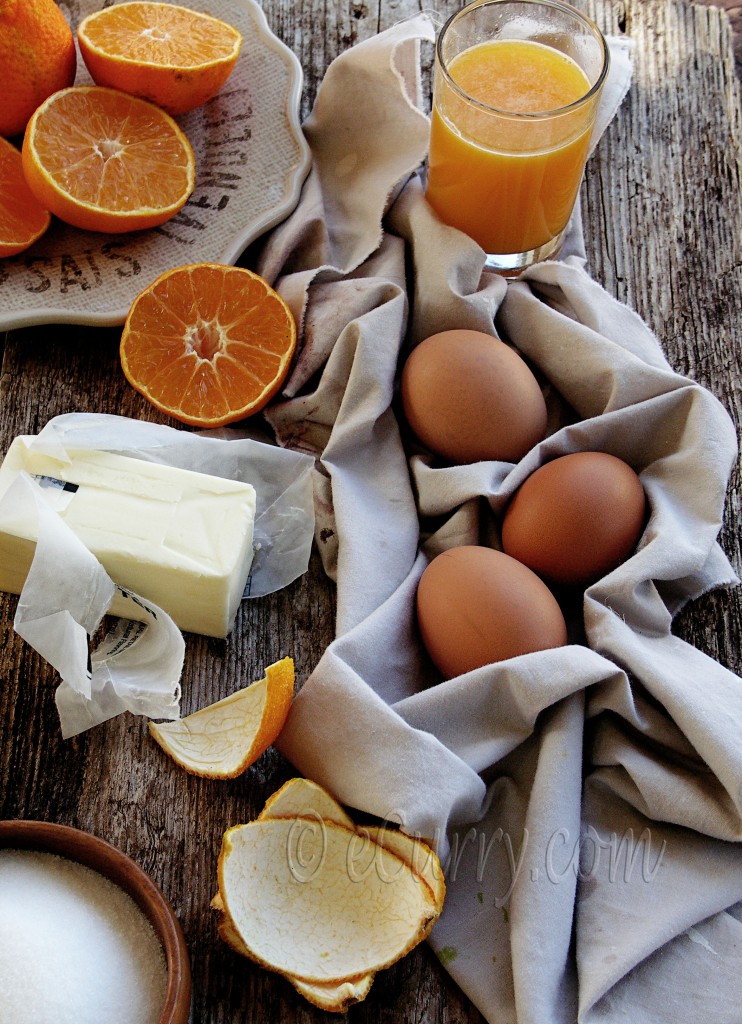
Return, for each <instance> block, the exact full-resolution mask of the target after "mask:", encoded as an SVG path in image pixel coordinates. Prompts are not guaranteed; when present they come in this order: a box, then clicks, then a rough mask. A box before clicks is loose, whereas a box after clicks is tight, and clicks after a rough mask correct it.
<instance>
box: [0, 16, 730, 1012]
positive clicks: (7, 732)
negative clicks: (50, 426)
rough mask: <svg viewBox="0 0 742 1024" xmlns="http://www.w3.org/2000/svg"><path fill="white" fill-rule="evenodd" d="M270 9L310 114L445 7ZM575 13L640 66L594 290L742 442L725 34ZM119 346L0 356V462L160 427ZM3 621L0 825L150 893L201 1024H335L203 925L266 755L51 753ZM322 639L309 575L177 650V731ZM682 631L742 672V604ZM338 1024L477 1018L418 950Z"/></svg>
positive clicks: (48, 716) (125, 737)
mask: <svg viewBox="0 0 742 1024" xmlns="http://www.w3.org/2000/svg"><path fill="white" fill-rule="evenodd" d="M732 6H733V5H732ZM263 7H264V10H265V13H266V15H267V18H268V21H269V24H270V25H271V27H272V29H273V30H274V32H276V34H277V35H278V36H279V37H280V38H281V39H283V41H284V42H285V43H287V45H288V46H289V47H291V48H292V49H293V50H294V52H295V53H296V54H297V56H298V57H299V59H300V61H301V63H302V65H303V67H304V70H305V88H304V94H303V98H302V113H303V115H306V114H307V113H308V112H309V110H310V109H311V105H312V102H313V100H314V97H315V95H316V92H317V88H318V86H319V83H320V81H321V79H322V76H323V74H324V72H325V69H326V67H327V65H328V64H329V62H330V61H331V60H332V59H333V58H334V57H335V56H336V55H337V54H338V53H340V52H342V51H343V50H345V49H347V48H348V47H349V46H351V45H353V44H354V43H356V42H358V41H360V40H362V39H366V38H368V37H370V36H371V35H373V34H374V33H375V32H377V31H379V30H380V29H383V28H385V27H387V26H388V25H390V24H393V23H394V22H395V21H397V20H399V19H400V18H404V17H408V16H410V15H412V14H415V13H417V11H418V10H420V9H423V8H425V9H426V10H430V11H433V12H434V14H435V15H436V16H437V17H440V18H443V17H444V16H446V15H448V14H450V13H452V12H453V10H454V9H455V8H456V4H455V3H453V2H452V0H435V2H434V3H432V4H430V3H426V4H423V3H422V0H420V2H417V0H386V2H384V0H376V2H371V0H367V2H360V0H356V2H354V0H338V2H334V0H297V2H295V0H264V3H263ZM586 9H587V10H588V11H589V12H590V13H591V14H592V15H593V16H594V18H595V19H596V20H597V21H598V23H599V25H600V26H601V28H603V29H604V30H605V31H606V32H609V33H620V32H626V33H627V34H629V35H630V36H631V37H632V38H633V39H634V40H635V47H636V49H635V79H634V84H633V86H632V89H631V92H630V94H629V96H628V97H627V100H626V101H625V103H624V105H623V107H622V109H621V111H620V112H619V115H618V117H617V118H616V121H615V122H614V124H613V125H612V126H611V128H610V130H609V131H608V133H607V134H606V136H605V137H604V139H603V140H602V142H601V144H600V147H599V149H598V152H597V154H596V156H595V157H594V159H593V160H592V162H591V165H590V168H589V171H588V174H587V179H586V183H585V186H584V189H583V205H584V216H585V230H586V238H587V244H588V252H589V265H590V270H591V273H592V274H593V276H594V277H595V278H596V279H597V280H599V281H600V282H602V283H603V284H604V285H605V287H606V288H607V290H608V291H609V292H610V293H611V294H613V295H616V296H617V297H618V298H619V299H621V300H623V301H625V302H627V303H628V304H629V305H630V306H632V307H633V308H634V309H636V310H637V312H638V313H639V314H640V315H641V316H642V317H643V318H644V319H645V320H646V321H647V322H648V323H649V325H650V326H651V327H652V328H653V329H654V331H655V332H656V333H657V336H658V338H659V340H660V342H661V344H662V346H663V349H664V351H665V353H666V354H667V357H668V359H669V360H670V362H671V363H672V364H673V366H674V367H675V368H676V369H678V370H680V371H681V372H683V373H686V374H687V375H688V376H690V377H692V378H694V379H695V380H697V381H699V382H700V383H702V384H703V385H705V386H706V387H708V388H710V390H711V391H712V392H713V393H714V394H716V395H717V397H718V398H719V400H720V401H721V402H722V403H723V404H724V405H725V406H726V408H727V409H728V410H729V412H730V413H731V415H732V416H733V418H734V419H735V422H736V423H737V424H738V425H739V424H740V423H741V422H742V394H741V388H742V383H741V381H742V375H741V374H740V365H741V360H740V355H741V351H740V350H741V347H742V331H740V327H741V326H742V289H740V283H741V280H740V278H741V275H742V252H741V246H742V208H741V206H740V146H741V142H742V131H741V130H740V128H741V126H740V93H739V80H738V76H737V71H736V68H735V56H734V39H733V34H732V31H731V25H730V19H729V17H728V15H727V14H726V13H725V12H723V11H721V10H719V9H717V8H715V7H707V6H691V5H689V4H686V3H684V2H680V0H623V2H622V0H591V2H589V3H588V4H587V5H586ZM733 13H734V12H733ZM737 13H738V12H737ZM736 16H737V14H735V17H736ZM429 56H430V55H429V54H427V55H426V57H427V59H429ZM425 80H426V82H429V78H428V77H427V76H426V79H425ZM117 344H118V330H117V329H105V330H103V329H92V328H78V327H57V326H45V327H34V328H28V329H25V330H19V331H14V332H11V333H10V334H8V335H7V336H0V355H1V357H2V376H1V378H0V408H1V409H2V414H1V416H0V446H1V447H2V449H3V450H5V449H6V448H7V446H8V444H9V443H10V441H11V440H12V438H13V437H14V436H16V435H17V434H20V433H35V432H37V431H38V430H39V429H40V428H41V426H42V425H43V424H44V423H45V422H46V421H47V420H48V419H49V418H50V417H52V416H54V415H57V414H60V413H64V412H69V411H73V410H86V409H87V410H96V411H107V412H115V413H120V414H123V415H126V416H134V417H139V418H143V419H150V420H156V419H158V414H157V413H156V412H155V411H154V410H153V409H152V408H151V407H150V406H148V405H147V404H146V403H145V402H144V400H143V399H141V398H140V397H139V396H138V395H136V394H135V393H134V392H133V391H132V389H131V388H129V387H128V385H127V384H126V383H125V381H124V380H123V377H122V375H121V374H120V371H119V366H118V355H117ZM739 493H740V479H739V467H737V471H736V472H735V474H734V477H733V479H732V482H731V486H730V491H729V501H728V507H727V515H726V520H725V524H724V529H723V532H722V543H723V545H724V548H725V550H726V551H727V552H728V554H729V555H730V557H731V558H732V561H733V562H734V564H735V565H736V566H737V567H738V568H739V567H740V565H742V558H741V552H740V499H739ZM15 606H16V599H15V598H14V597H11V596H9V595H5V594H3V595H0V680H1V681H2V683H1V685H0V816H2V817H5V818H14V817H29V818H37V819H42V820H54V821H58V822H62V823H66V824H71V825H75V826H78V827H81V828H83V829H86V830H89V831H91V832H93V833H95V834H97V835H100V836H102V837H104V838H106V839H107V840H109V841H110V842H112V843H114V844H115V845H117V846H119V847H120V848H121V849H123V850H125V851H126V852H127V853H129V854H131V855H132V856H134V858H135V859H136V860H137V861H138V863H139V864H140V865H141V866H142V867H143V868H144V869H145V870H146V871H148V872H149V873H150V874H151V875H152V877H153V878H155V880H156V881H157V882H158V883H159V884H160V886H161V887H162V889H163V891H164V893H165V895H166V896H167V897H168V899H169V900H170V901H171V903H172V904H173V906H174V908H175V910H176V912H177V914H178V916H179V918H180V920H181V922H182V924H183V927H184V931H185V933H186V937H187V941H188V944H189V947H190V951H191V959H192V964H193V979H194V1011H193V1020H194V1022H195V1024H235V1022H237V1021H240V1022H241V1024H252V1022H265V1021H273V1020H281V1021H285V1022H289V1024H309V1022H319V1021H324V1020H326V1019H327V1018H326V1015H325V1014H322V1013H321V1012H320V1011H317V1010H314V1009H313V1008H312V1007H310V1006H309V1005H308V1004H306V1003H305V1002H303V1001H302V1000H301V999H300V998H298V997H297V996H296V995H295V993H294V992H293V989H291V988H290V986H289V985H288V984H287V983H285V982H284V981H282V980H281V979H279V978H277V977H274V976H272V975H270V974H268V973H267V972H265V971H262V970H260V969H258V968H255V967H253V966H251V965H250V964H249V963H248V962H246V961H244V960H241V959H239V958H238V957H236V956H235V955H234V954H232V953H231V952H230V951H229V950H228V949H227V948H226V947H225V946H224V944H223V943H221V942H219V941H218V940H217V938H216V933H215V928H214V923H213V920H212V919H211V916H210V914H209V911H208V904H209V900H210V898H211V896H212V895H213V889H214V886H215V878H216V858H217V854H218V845H219V841H220V837H221V834H222V832H223V831H224V829H225V828H226V827H228V826H229V825H232V824H235V823H236V822H239V821H244V820H248V819H250V818H252V817H253V816H254V815H255V813H256V812H257V811H258V810H259V808H260V807H261V806H262V803H263V802H264V800H265V798H266V797H267V796H268V795H269V794H270V793H271V792H272V791H273V790H274V789H276V788H277V787H278V785H280V783H281V782H282V781H284V779H285V778H287V777H288V775H289V774H290V767H289V766H288V765H287V764H286V763H285V762H284V761H283V760H282V758H281V757H280V756H279V755H278V754H277V753H276V752H275V751H274V750H270V751H268V752H267V753H266V754H265V755H264V756H263V757H262V758H261V759H260V760H259V761H258V763H257V764H256V765H254V766H253V767H252V768H251V769H250V770H249V771H248V772H247V773H246V774H245V775H244V776H242V777H241V778H239V779H236V780H234V781H232V782H227V783H224V782H210V781H208V780H203V779H197V778H193V777H190V776H185V775H184V774H183V773H182V772H181V771H180V770H179V769H178V768H177V767H176V766H174V765H173V764H172V763H170V762H169V761H168V760H167V758H166V757H165V756H164V754H162V752H161V751H160V750H159V748H157V747H156V746H155V745H154V744H153V743H152V742H151V741H150V740H149V739H148V738H147V735H146V728H145V725H144V723H143V722H141V721H140V720H138V719H134V718H132V717H130V716H121V717H119V718H117V719H115V720H113V721H111V722H108V723H106V724H104V725H103V726H100V727H99V728H97V729H94V730H92V731H91V732H89V733H86V734H84V735H83V736H81V737H79V738H76V739H73V740H69V741H62V740H61V739H60V737H59V733H58V729H57V728H56V710H55V706H54V690H55V688H56V685H57V678H56V674H55V673H54V672H53V671H52V670H51V669H50V668H49V666H48V665H46V664H44V663H43V662H41V661H40V659H39V658H38V657H37V656H36V655H35V653H34V652H33V651H32V650H30V649H29V648H28V647H27V646H25V645H24V644H23V643H22V642H21V641H20V639H19V638H18V637H17V635H16V634H15V633H14V631H13V628H12V622H13V615H14V611H15ZM333 620H334V594H333V588H332V586H331V584H330V583H329V582H328V580H327V579H326V578H325V577H324V575H323V573H322V569H321V566H320V564H319V560H318V559H317V558H315V559H314V560H313V562H312V565H311V568H310V572H309V573H308V574H307V575H306V576H305V577H304V578H303V579H301V580H299V581H297V582H296V583H294V584H293V585H292V586H291V587H289V588H287V589H286V590H285V591H284V592H282V593H280V594H278V595H275V596H273V597H270V598H264V599H260V600H256V601H253V602H251V603H249V604H247V605H243V608H242V610H241V612H240V619H239V623H238V627H237V629H236V630H235V632H234V633H233V634H232V636H231V637H230V638H229V639H228V640H226V641H216V640H207V639H205V638H198V637H189V638H188V645H187V656H186V665H185V671H184V675H183V690H184V700H183V710H184V712H188V711H189V710H192V709H193V708H195V707H197V706H201V705H203V704H205V703H208V702H210V701H212V700H216V699H218V698H219V697H220V696H223V695H224V693H226V692H227V691H228V690H230V689H232V688H234V687H235V686H239V685H242V684H245V683H247V682H249V681H251V680H252V679H253V678H257V677H258V676H259V675H260V674H262V671H263V668H264V666H265V665H266V664H267V663H269V662H270V661H274V660H276V659H278V658H279V657H281V656H283V655H284V654H286V653H292V654H293V655H294V657H295V659H296V667H297V675H298V677H299V679H300V680H302V679H304V678H306V676H307V675H308V674H309V672H310V671H311V670H312V668H313V667H314V665H315V664H316V663H317V661H318V659H319V657H320V655H321V653H322V650H323V649H324V646H325V644H326V643H327V642H328V641H329V639H330V638H331V636H332V624H333ZM676 629H677V631H678V632H679V634H680V635H682V636H683V637H684V638H686V639H688V640H689V641H690V642H691V643H693V644H695V645H696V646H698V647H700V648H701V649H702V650H705V651H707V652H708V653H709V654H711V655H712V656H713V657H715V658H718V660H720V661H721V662H722V663H723V664H725V665H728V666H729V667H730V668H732V669H733V670H734V671H736V672H740V670H742V655H741V654H740V646H741V645H740V637H742V602H741V599H740V593H739V590H732V589H730V590H725V591H723V592H721V593H719V594H715V595H711V596H709V597H706V598H704V599H702V600H699V601H697V602H694V604H693V605H692V606H691V607H689V608H688V609H687V610H686V611H685V612H684V613H683V614H682V615H681V616H680V617H679V618H678V620H677V623H676ZM349 1019H350V1020H352V1021H353V1022H354V1024H365V1022H368V1024H371V1022H378V1021H387V1022H390V1024H401V1022H417V1021H420V1022H423V1021H425V1022H435V1024H465V1022H467V1024H476V1022H481V1021H482V1019H483V1018H482V1017H481V1015H480V1014H479V1013H478V1012H477V1010H475V1009H474V1007H473V1006H472V1005H471V1004H470V1003H469V1002H468V1000H467V999H466V998H465V997H464V996H463V995H462V993H461V992H460V991H459V989H458V988H457V986H456V985H455V984H454V983H453V982H452V981H451V980H450V978H449V976H448V975H447V974H446V972H445V971H444V970H443V969H442V968H441V966H440V965H439V964H438V962H437V961H436V959H435V957H434V956H433V955H432V953H431V952H430V950H429V949H428V948H427V947H423V948H420V949H418V950H416V951H415V952H414V953H413V954H411V955H410V956H408V957H407V958H405V960H404V961H403V962H402V963H400V964H398V965H396V966H395V967H394V968H392V969H391V970H389V971H386V972H383V973H382V975H380V977H379V978H378V979H377V981H376V983H375V985H374V987H373V989H372V992H371V994H370V996H369V997H368V999H367V1000H366V1002H365V1003H363V1004H360V1005H359V1006H357V1007H355V1008H353V1009H352V1010H351V1012H350V1014H349Z"/></svg>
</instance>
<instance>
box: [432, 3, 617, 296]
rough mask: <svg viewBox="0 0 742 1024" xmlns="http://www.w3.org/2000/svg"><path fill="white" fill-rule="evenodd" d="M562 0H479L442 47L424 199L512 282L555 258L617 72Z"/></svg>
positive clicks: (601, 43)
mask: <svg viewBox="0 0 742 1024" xmlns="http://www.w3.org/2000/svg"><path fill="white" fill-rule="evenodd" d="M608 62H609V54H608V46H607V44H606V41H605V39H604V37H603V35H602V34H601V32H600V30H599V29H598V28H597V26H596V25H594V24H593V22H592V21H590V19H589V18H587V17H585V15H583V14H582V13H581V12H580V11H578V10H577V9H576V8H574V7H571V6H570V5H569V4H566V3H563V2H561V0H475V2H474V3H471V4H469V5H468V6H466V7H464V8H462V9H461V10H460V11H459V12H458V13H456V14H454V15H453V16H452V17H451V18H449V20H448V21H447V22H446V24H445V25H444V26H443V28H442V29H441V31H440V33H439V35H438V40H437V43H436V59H435V70H434V86H433V110H432V116H431V130H430V153H429V160H428V178H427V188H426V196H427V199H428V201H429V203H430V204H431V206H432V207H433V209H434V210H435V211H436V213H437V214H438V216H439V217H440V218H441V220H443V221H444V222H445V223H446V224H450V225H451V226H453V227H455V228H459V229H460V230H461V231H464V232H465V233H466V234H468V235H470V236H471V237H472V238H473V239H474V240H475V241H476V242H478V243H479V245H480V246H481V247H482V248H483V249H484V251H485V253H486V254H487V261H486V265H487V266H488V267H489V268H491V269H493V270H496V271H498V272H500V273H502V274H504V275H506V276H517V275H518V274H519V273H521V272H522V271H523V270H524V269H525V268H526V267H529V266H531V265H532V264H533V263H537V262H539V261H541V260H544V259H549V258H554V257H556V256H557V255H558V253H559V250H560V248H561V245H562V242H563V240H564V235H565V233H566V228H567V224H568V222H569V218H570V215H571V213H572V209H573V207H574V205H575V201H576V199H577V195H578V192H579V187H580V182H581V180H582V175H583V171H584V169H585V162H586V160H587V156H588V151H589V148H590V137H591V134H592V130H593V125H594V123H595V115H596V113H597V110H598V105H599V103H600V96H601V91H602V88H603V83H604V82H605V78H606V74H607V71H608Z"/></svg>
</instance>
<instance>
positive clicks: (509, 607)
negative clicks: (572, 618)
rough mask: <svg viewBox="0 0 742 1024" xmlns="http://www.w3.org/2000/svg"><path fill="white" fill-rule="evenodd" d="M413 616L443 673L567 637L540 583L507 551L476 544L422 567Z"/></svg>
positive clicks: (454, 672) (468, 668) (550, 596)
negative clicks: (415, 613) (504, 552)
mask: <svg viewBox="0 0 742 1024" xmlns="http://www.w3.org/2000/svg"><path fill="white" fill-rule="evenodd" d="M417 621H418V625H419V627H420V634H421V636H422V641H423V644H424V646H425V649H426V650H427V652H428V654H429V655H430V657H431V659H432V660H433V662H434V664H435V665H436V666H437V668H438V669H439V670H440V671H441V672H442V674H443V675H444V676H445V677H446V678H447V679H451V678H453V676H458V675H462V674H463V673H464V672H469V671H471V670H472V669H475V668H479V667H480V666H482V665H488V664H490V663H491V662H494V661H502V660H504V659H505V658H514V657H516V656H517V655H519V654H529V653H530V652H532V651H542V650H546V649H547V648H550V647H562V646H563V645H564V644H566V643H567V626H566V624H565V622H564V617H563V615H562V612H561V609H560V608H559V605H558V604H557V602H556V598H555V597H554V596H553V594H552V593H551V591H550V590H549V589H548V587H547V586H546V584H545V583H543V582H542V581H541V580H540V579H539V578H538V576H536V575H535V573H533V572H531V570H530V569H528V568H526V566H525V565H522V564H521V563H520V562H516V561H515V559H514V558H510V556H509V555H505V554H503V553H502V552H501V551H495V550H494V549H493V548H487V547H479V546H477V545H464V546H462V547H457V548H451V549H450V550H449V551H444V552H442V554H440V555H437V556H436V557H435V558H434V559H433V560H432V562H431V563H430V564H429V565H428V567H427V568H426V569H425V571H424V572H423V574H422V576H421V577H420V582H419V584H418V588H417Z"/></svg>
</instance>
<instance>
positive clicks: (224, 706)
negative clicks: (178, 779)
mask: <svg viewBox="0 0 742 1024" xmlns="http://www.w3.org/2000/svg"><path fill="white" fill-rule="evenodd" d="M293 697H294V662H293V661H292V659H291V658H283V659H282V660H281V661H278V662H276V663H275V665H269V666H268V668H267V669H266V670H265V677H264V678H263V679H259V680H258V681H257V682H255V683H252V684H251V685H250V686H246V687H245V688H244V689H242V690H237V692H236V693H232V694H230V695H229V697H225V698H224V699H223V700H219V701H217V702H216V703H215V704H210V705H209V706H208V707H205V708H202V709H201V710H200V711H195V712H194V713H193V714H192V715H187V716H186V717H185V718H179V719H176V720H175V721H173V722H161V723H159V724H156V723H155V722H150V723H149V731H150V734H151V735H152V737H153V738H154V739H155V740H157V742H158V743H159V744H160V746H161V747H162V749H163V750H164V751H165V753H167V754H169V755H170V757H172V759H173V760H174V761H175V762H176V764H179V765H180V766H181V768H185V770H186V771H187V772H190V773H191V774H192V775H200V776H201V777H202V778H209V779H233V778H235V777H236V776H237V775H240V774H242V772H244V771H245V770H246V769H247V768H249V767H250V765H251V764H253V763H254V762H255V761H257V759H258V758H259V757H260V755H261V754H262V753H263V751H265V750H267V749H268V747H269V746H270V745H271V743H273V742H274V740H275V739H276V737H277V736H278V734H279V733H280V731H281V729H282V728H283V723H284V722H285V721H286V716H287V715H288V713H289V708H290V707H291V702H292V700H293Z"/></svg>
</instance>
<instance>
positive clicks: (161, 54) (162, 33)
mask: <svg viewBox="0 0 742 1024" xmlns="http://www.w3.org/2000/svg"><path fill="white" fill-rule="evenodd" d="M77 38H78V42H79V44H80V53H81V54H82V57H83V60H84V61H85V64H86V65H87V68H88V71H89V72H90V74H91V75H92V77H93V80H94V81H95V82H96V83H97V84H98V85H108V86H112V87H113V88H115V89H121V90H123V91H124V92H128V93H132V94H133V95H135V96H141V97H142V98H143V99H147V100H151V101H152V102H153V103H157V104H158V105H159V106H161V107H162V108H163V110H167V111H168V113H170V114H184V113H186V112H187V111H189V110H193V109H194V107H198V106H201V104H203V103H206V101H207V100H209V99H211V97H212V96H215V95H216V93H217V92H219V90H220V89H221V87H222V86H223V85H224V83H225V82H226V80H227V78H228V77H229V75H230V74H231V72H232V69H233V68H234V65H235V63H236V61H237V57H238V56H239V52H240V47H241V44H242V36H241V34H240V33H239V32H238V31H237V29H236V28H233V27H232V26H231V25H228V24H226V22H223V21H220V20H219V19H218V18H214V17H212V16H211V15H208V14H200V13H199V12H198V11H192V10H189V9H188V8H187V7H179V6H176V5H175V4H167V3H146V2H133V3H125V4H119V5H116V6H113V7H106V8H104V9H103V10H100V11H95V12H94V13H93V14H89V15H88V17H87V18H85V19H84V20H83V21H82V22H81V24H80V26H79V27H78V30H77Z"/></svg>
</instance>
